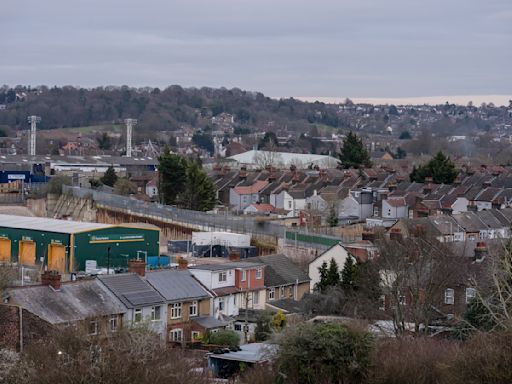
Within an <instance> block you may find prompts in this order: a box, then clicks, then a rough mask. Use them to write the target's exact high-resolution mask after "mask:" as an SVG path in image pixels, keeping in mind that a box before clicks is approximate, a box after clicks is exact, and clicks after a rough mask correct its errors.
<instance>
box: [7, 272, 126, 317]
mask: <svg viewBox="0 0 512 384" xmlns="http://www.w3.org/2000/svg"><path fill="white" fill-rule="evenodd" d="M8 295H9V301H10V303H11V302H12V303H13V304H17V305H19V306H21V307H22V308H24V309H26V310H27V311H29V312H31V313H33V314H35V315H36V316H38V317H40V318H41V319H43V320H45V321H47V322H49V323H50V324H62V323H68V322H75V321H79V320H84V319H91V318H95V317H100V316H108V315H115V314H122V313H125V312H126V309H125V308H124V306H123V304H122V303H121V302H120V301H119V300H118V299H116V298H115V297H114V296H113V295H112V294H111V293H110V292H108V290H107V289H106V288H105V287H104V286H103V285H102V284H100V283H99V282H98V281H97V280H83V281H76V282H72V283H63V284H62V285H61V288H60V290H58V291H56V290H54V289H53V288H51V287H49V286H46V285H38V286H30V287H19V288H12V289H10V290H9V291H8Z"/></svg>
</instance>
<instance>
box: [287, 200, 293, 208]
mask: <svg viewBox="0 0 512 384" xmlns="http://www.w3.org/2000/svg"><path fill="white" fill-rule="evenodd" d="M288 208H289V209H292V202H291V201H288Z"/></svg>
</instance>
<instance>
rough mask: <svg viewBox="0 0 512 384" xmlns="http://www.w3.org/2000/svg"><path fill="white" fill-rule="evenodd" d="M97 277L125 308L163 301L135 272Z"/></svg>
mask: <svg viewBox="0 0 512 384" xmlns="http://www.w3.org/2000/svg"><path fill="white" fill-rule="evenodd" d="M98 279H99V280H100V281H101V282H102V283H103V284H105V286H106V287H107V288H108V289H110V291H111V292H112V293H113V294H114V295H116V297H117V298H118V299H119V300H121V301H122V303H123V304H124V305H125V306H126V307H127V308H140V307H145V306H149V305H152V304H163V303H165V300H164V298H163V297H162V296H160V294H159V293H158V292H157V291H156V290H155V289H154V288H153V287H152V286H151V285H150V284H149V283H147V282H146V281H144V280H143V279H142V278H141V277H140V276H139V275H137V274H135V273H123V274H119V275H110V276H99V277H98Z"/></svg>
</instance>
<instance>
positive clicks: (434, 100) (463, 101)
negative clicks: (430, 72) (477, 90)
mask: <svg viewBox="0 0 512 384" xmlns="http://www.w3.org/2000/svg"><path fill="white" fill-rule="evenodd" d="M294 98H295V99H297V100H301V101H307V102H315V101H319V102H322V103H326V104H340V103H344V102H345V99H347V97H315V96H298V97H294ZM348 98H349V99H350V100H352V101H353V102H354V103H355V104H373V105H384V104H394V105H423V104H428V105H439V104H444V103H446V102H448V103H450V104H458V105H467V104H468V102H470V101H471V102H472V103H473V105H474V106H475V107H479V106H480V105H481V104H482V103H486V104H489V103H493V104H494V105H495V106H497V107H499V106H508V105H509V100H512V95H465V96H464V95H457V96H415V97H348Z"/></svg>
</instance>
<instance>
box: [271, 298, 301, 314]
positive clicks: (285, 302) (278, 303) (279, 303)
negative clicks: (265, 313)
mask: <svg viewBox="0 0 512 384" xmlns="http://www.w3.org/2000/svg"><path fill="white" fill-rule="evenodd" d="M267 306H270V307H273V308H276V309H280V310H282V311H283V312H284V313H302V312H304V309H303V308H302V304H301V302H300V301H297V300H294V299H289V298H288V299H281V300H275V301H270V302H267Z"/></svg>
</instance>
